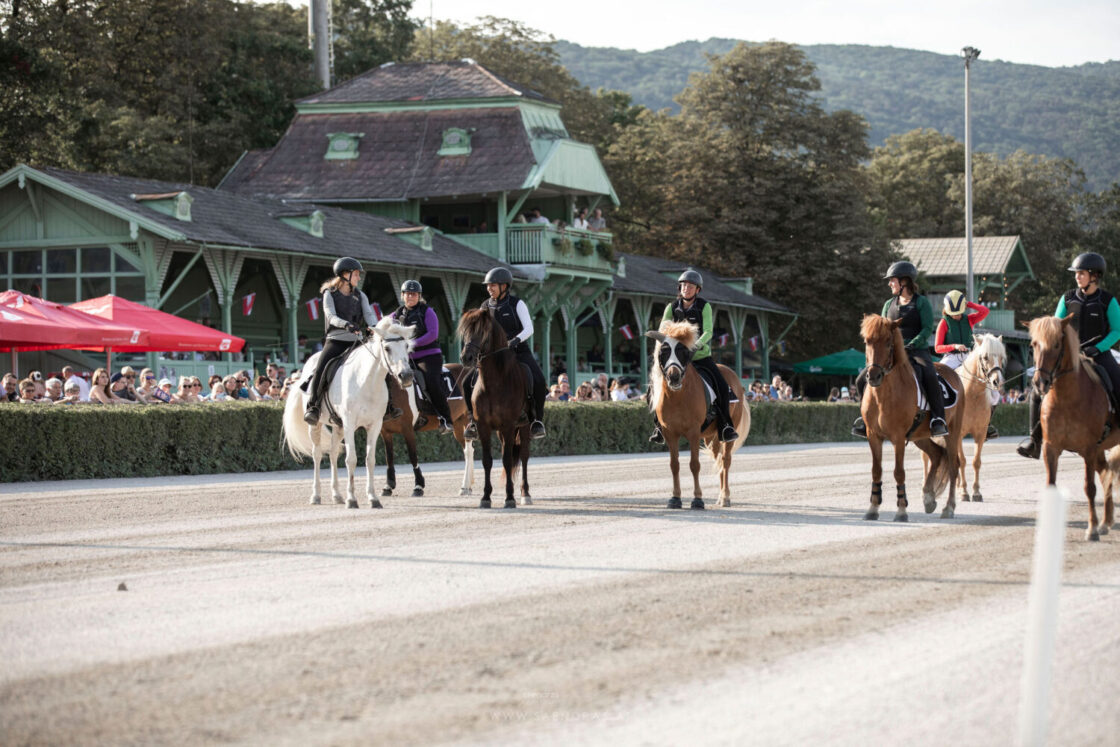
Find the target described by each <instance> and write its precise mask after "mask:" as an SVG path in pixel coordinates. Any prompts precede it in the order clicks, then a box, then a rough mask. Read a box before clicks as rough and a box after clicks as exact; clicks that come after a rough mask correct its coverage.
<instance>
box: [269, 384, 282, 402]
mask: <svg viewBox="0 0 1120 747" xmlns="http://www.w3.org/2000/svg"><path fill="white" fill-rule="evenodd" d="M264 399H269V400H273V401H277V402H278V401H280V400H282V399H284V388H283V387H282V386H280V382H279V381H276V380H275V379H271V380H269V382H268V396H267V397H265V398H264Z"/></svg>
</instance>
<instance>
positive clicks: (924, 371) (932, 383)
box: [852, 261, 949, 438]
mask: <svg viewBox="0 0 1120 747" xmlns="http://www.w3.org/2000/svg"><path fill="white" fill-rule="evenodd" d="M917 277H918V268H916V267H914V265H913V264H911V263H910V262H905V261H903V262H895V263H894V264H892V265H891V266H890V267H889V268H888V269H887V274H886V275H884V276H883V279H884V280H887V281H889V282H890V286H891V292H892V295H891V298H890V300H888V301H887V302H886V303H884V304H883V310H882V312H881V314H882V316H884V317H886V318H887V319H890V320H891V321H894V320H897V319H901V320H902V323H901V324H899V326H898V328H899V331H900V332H902V340H903V342H904V343H905V344H906V357H907V358H909V359H910V365H912V366H913V367H914V371H915V373H917V374H918V382H919V383H920V384H921V387H922V391H924V392H925V395H926V401H927V402H929V433H930V435H931V436H944V435H947V434H948V433H949V430H948V429H947V428H946V427H945V400H944V399H943V398H942V395H941V385H940V384H938V383H937V372H936V370H935V369H934V367H933V356H932V355H931V354H930V352H929V343H930V334H932V333H933V307H932V306H931V305H930V302H929V299H928V298H926V297H925V296H923V295H922V294H921V291H920V289H919V288H918V284H917V280H916V278H917ZM903 296H905V297H906V301H905V302H903ZM866 371H867V369H864V370H863V371H860V372H859V375H858V376H857V377H856V388H857V389H858V391H859V399H857V400H856V401H857V402H863V390H864V388H865V387H866V386H867V374H866ZM852 434H853V435H856V436H859V437H861V438H867V425H866V424H865V423H864V422H863V416H860V417H858V418H856V421H855V422H854V423H852Z"/></svg>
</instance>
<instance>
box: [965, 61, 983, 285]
mask: <svg viewBox="0 0 1120 747" xmlns="http://www.w3.org/2000/svg"><path fill="white" fill-rule="evenodd" d="M961 56H962V57H964V238H965V266H966V268H967V273H966V275H965V297H966V298H967V299H968V300H969V301H972V302H973V303H979V301H980V299H979V298H977V297H976V296H975V295H974V294H973V291H974V290H975V288H974V287H973V278H972V92H971V91H970V90H969V71H970V68H971V66H972V61H973V60H975V59H976V58H977V57H979V56H980V50H979V49H976V48H975V47H965V48H964V49H962V50H961Z"/></svg>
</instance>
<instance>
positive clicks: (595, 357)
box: [587, 343, 606, 375]
mask: <svg viewBox="0 0 1120 747" xmlns="http://www.w3.org/2000/svg"><path fill="white" fill-rule="evenodd" d="M587 362H588V363H602V362H603V348H602V347H600V346H599V343H595V344H594V345H592V346H591V348H590V349H589V350H588V351H587ZM604 375H606V374H604Z"/></svg>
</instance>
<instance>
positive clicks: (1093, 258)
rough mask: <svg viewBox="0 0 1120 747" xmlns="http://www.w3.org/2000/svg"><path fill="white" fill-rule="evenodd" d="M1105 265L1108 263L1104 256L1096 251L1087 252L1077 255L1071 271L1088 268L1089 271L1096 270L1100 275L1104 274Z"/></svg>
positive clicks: (1070, 267)
mask: <svg viewBox="0 0 1120 747" xmlns="http://www.w3.org/2000/svg"><path fill="white" fill-rule="evenodd" d="M1105 267H1106V265H1105V261H1104V257H1102V256H1101V255H1099V254H1097V253H1096V252H1085V253H1084V254H1078V255H1077V257H1076V258H1075V259H1074V260H1073V264H1071V265H1070V266H1069V269H1070V272H1074V271H1076V270H1088V271H1089V272H1095V273H1097V274H1098V275H1103V274H1104V271H1105Z"/></svg>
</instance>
